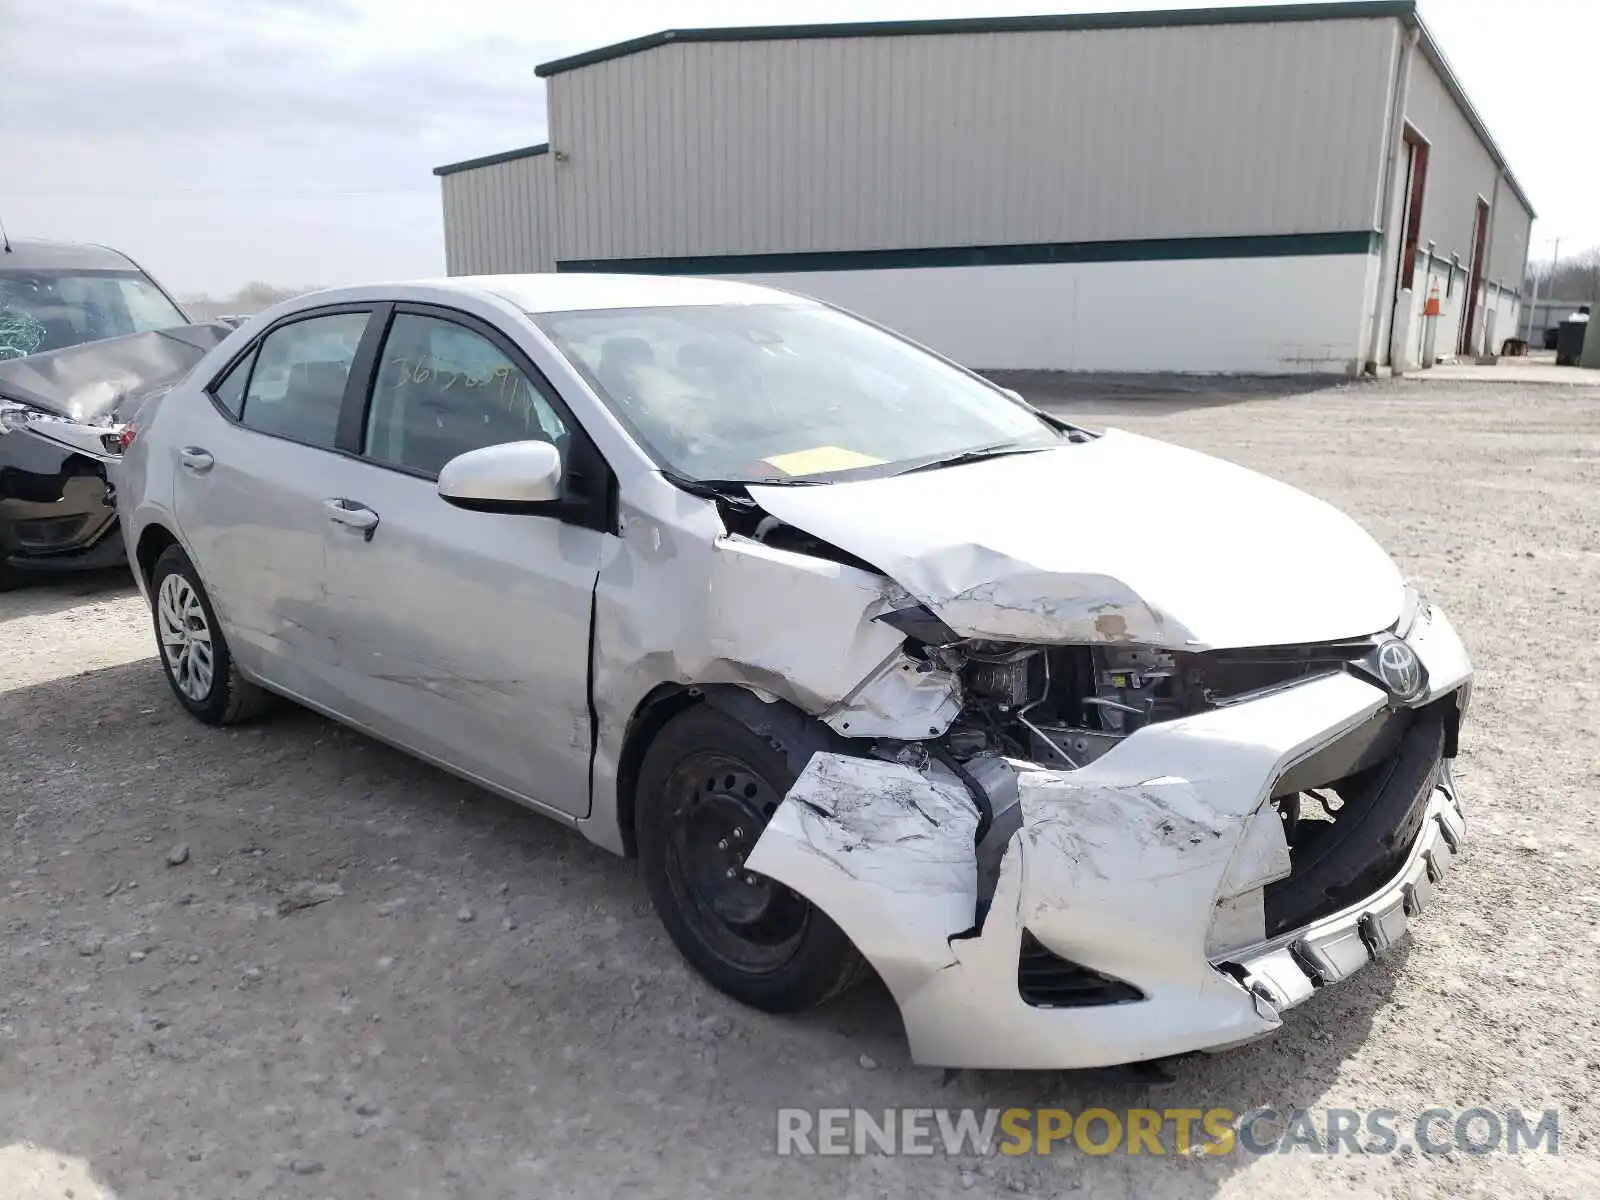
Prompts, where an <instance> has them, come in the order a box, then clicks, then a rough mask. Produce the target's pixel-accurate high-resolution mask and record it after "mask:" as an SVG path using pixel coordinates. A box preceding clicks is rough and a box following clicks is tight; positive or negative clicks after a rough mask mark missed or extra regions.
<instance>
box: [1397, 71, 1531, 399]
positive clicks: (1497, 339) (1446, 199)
mask: <svg viewBox="0 0 1600 1200" xmlns="http://www.w3.org/2000/svg"><path fill="white" fill-rule="evenodd" d="M1405 118H1406V122H1407V123H1408V124H1410V125H1411V126H1413V127H1414V128H1415V129H1416V130H1417V131H1418V132H1419V133H1421V134H1422V136H1423V137H1424V138H1426V139H1427V141H1428V144H1429V154H1428V177H1427V186H1426V190H1425V194H1424V196H1423V204H1422V222H1421V228H1420V236H1419V242H1418V244H1419V250H1420V251H1421V255H1419V259H1418V264H1417V271H1416V274H1415V278H1414V280H1413V286H1412V291H1411V294H1410V295H1409V296H1405V295H1402V296H1401V297H1400V302H1399V310H1400V311H1399V316H1398V320H1399V322H1400V324H1399V326H1398V336H1397V338H1396V339H1395V342H1394V345H1393V349H1394V351H1395V352H1396V361H1393V362H1391V365H1393V366H1398V367H1400V368H1401V369H1403V370H1410V369H1414V368H1416V367H1418V366H1419V365H1421V363H1422V359H1423V343H1424V338H1425V336H1426V322H1425V319H1424V312H1423V309H1424V306H1425V304H1426V302H1427V298H1428V293H1429V289H1430V287H1432V286H1435V285H1436V286H1437V288H1438V292H1439V298H1440V310H1441V311H1440V315H1439V318H1438V325H1437V330H1436V332H1435V338H1434V353H1435V355H1436V356H1448V355H1452V354H1455V353H1456V352H1457V349H1458V347H1459V346H1460V345H1461V342H1460V334H1461V330H1462V328H1463V325H1464V323H1465V321H1466V299H1467V295H1468V283H1469V279H1468V272H1469V271H1470V270H1471V266H1472V251H1473V231H1474V223H1475V220H1476V214H1477V204H1478V200H1479V198H1480V197H1481V198H1482V199H1483V200H1486V201H1488V203H1489V205H1490V232H1489V242H1488V245H1487V249H1488V261H1487V264H1486V266H1485V270H1484V281H1483V284H1482V287H1481V291H1480V295H1479V302H1478V311H1477V312H1476V313H1475V314H1474V317H1473V325H1472V330H1471V336H1470V339H1469V350H1470V351H1473V352H1476V351H1481V350H1484V349H1489V350H1498V349H1499V347H1500V346H1501V344H1502V343H1503V342H1504V341H1505V339H1506V338H1508V337H1513V336H1516V335H1517V334H1518V332H1519V330H1518V322H1519V320H1520V319H1521V295H1520V293H1521V290H1522V280H1523V274H1524V270H1525V267H1526V264H1527V256H1528V239H1529V235H1530V232H1531V228H1532V223H1533V217H1532V214H1531V213H1530V212H1529V210H1528V208H1527V206H1526V205H1525V204H1524V203H1523V202H1522V200H1521V199H1519V198H1518V196H1517V194H1516V191H1515V190H1514V189H1513V188H1512V187H1511V185H1510V183H1508V182H1507V180H1506V179H1505V176H1504V173H1503V171H1502V169H1501V167H1500V165H1499V163H1497V162H1496V161H1495V159H1494V157H1493V155H1492V154H1491V153H1490V152H1489V150H1488V148H1487V147H1486V146H1485V145H1484V144H1483V140H1482V139H1481V138H1480V137H1479V136H1478V133H1477V131H1476V130H1475V129H1474V128H1473V127H1472V124H1471V123H1470V122H1469V121H1468V119H1467V117H1466V115H1465V113H1463V112H1462V110H1461V107H1460V105H1459V104H1457V103H1456V100H1455V98H1454V97H1453V96H1452V95H1451V94H1450V91H1449V89H1448V87H1447V86H1446V83H1445V80H1444V78H1443V77H1442V76H1441V75H1440V74H1439V72H1438V70H1437V69H1436V68H1435V66H1434V65H1433V63H1432V62H1431V61H1429V59H1428V57H1427V56H1426V55H1424V54H1421V53H1417V54H1415V55H1414V56H1413V60H1412V66H1411V74H1410V81H1409V86H1408V88H1407V92H1406V104H1405ZM1404 182H1405V181H1404V176H1403V173H1402V176H1401V179H1400V187H1401V188H1402V189H1403V187H1404ZM1402 202H1403V195H1397V196H1396V199H1395V210H1394V211H1395V217H1394V224H1393V226H1391V228H1394V229H1396V230H1398V227H1399V223H1400V218H1399V213H1400V211H1401V204H1402ZM1430 243H1431V248H1432V255H1431V258H1428V257H1423V256H1424V255H1426V254H1427V252H1428V250H1429V247H1430ZM1399 253H1400V242H1399V240H1398V238H1395V237H1390V238H1386V239H1385V243H1384V255H1385V267H1386V270H1387V276H1386V287H1387V288H1388V289H1390V290H1389V291H1387V292H1386V293H1385V294H1386V295H1391V296H1392V295H1393V290H1392V289H1393V288H1394V286H1395V284H1394V276H1393V272H1394V262H1395V260H1397V259H1398V256H1399ZM1386 307H1387V306H1386ZM1385 315H1386V314H1385ZM1389 349H1390V344H1389V342H1388V339H1387V337H1386V338H1385V342H1384V347H1383V350H1384V351H1385V352H1387V351H1388V350H1389ZM1378 361H1380V362H1385V361H1390V359H1389V357H1388V356H1387V354H1386V353H1380V355H1379V357H1378Z"/></svg>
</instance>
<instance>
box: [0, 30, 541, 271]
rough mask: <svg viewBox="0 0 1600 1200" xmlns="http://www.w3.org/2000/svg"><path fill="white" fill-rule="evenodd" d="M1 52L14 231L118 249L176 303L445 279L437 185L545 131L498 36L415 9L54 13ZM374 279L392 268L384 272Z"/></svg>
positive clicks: (2, 145) (532, 84)
mask: <svg viewBox="0 0 1600 1200" xmlns="http://www.w3.org/2000/svg"><path fill="white" fill-rule="evenodd" d="M9 20H10V26H9V28H8V29H7V31H6V35H5V36H4V37H3V38H0V44H3V45H4V46H5V47H6V48H5V49H0V109H3V110H4V111H5V112H7V113H8V114H25V115H24V117H23V119H21V120H15V121H11V122H9V123H8V124H7V126H6V128H5V131H4V132H3V133H0V161H3V162H5V163H7V164H10V165H11V166H12V167H14V166H15V164H19V163H23V164H28V169H26V170H22V171H19V170H15V169H8V170H7V171H6V172H5V173H4V176H3V178H0V217H3V218H4V219H5V220H6V221H7V224H8V226H9V227H10V228H11V230H12V232H13V233H15V234H19V235H21V234H24V233H31V234H35V235H39V236H57V237H69V238H81V239H85V240H95V241H110V242H114V243H116V244H118V245H120V246H123V247H124V248H126V249H128V250H129V251H130V252H131V253H133V254H134V255H135V257H137V258H139V259H140V260H141V261H144V262H146V265H147V266H148V267H149V269H150V270H151V271H152V272H154V273H155V274H157V275H158V276H160V277H161V278H162V279H163V280H164V281H166V282H168V283H169V284H170V285H171V286H173V287H176V288H178V289H180V290H185V291H188V290H228V289H231V288H232V287H235V286H237V285H238V284H239V283H241V282H243V281H244V280H246V279H250V278H259V277H264V278H277V279H285V278H293V279H315V280H321V281H326V282H330V283H331V282H342V281H344V280H347V279H354V278H360V277H363V276H378V277H381V276H393V275H408V274H409V275H418V274H428V273H435V272H438V271H440V270H442V268H443V254H442V250H441V248H440V243H441V230H440V213H439V202H438V185H437V183H436V181H435V180H434V178H433V176H432V174H431V168H432V167H433V166H435V165H437V164H438V163H441V162H446V161H451V160H454V159H457V158H461V157H464V156H468V155H471V154H478V153H488V152H492V151H495V150H500V149H503V148H505V147H507V146H510V145H521V144H525V143H528V142H532V141H536V140H538V139H539V138H540V137H542V136H543V134H544V129H545V112H544V89H543V88H542V87H541V86H539V84H538V82H537V80H535V78H534V75H533V67H534V64H535V63H536V62H537V61H539V59H540V57H541V56H542V55H544V54H545V53H546V52H547V51H549V52H553V51H554V49H555V48H554V47H549V46H542V45H541V44H540V43H538V42H537V41H532V42H529V41H523V40H519V39H518V38H516V37H507V36H504V35H503V34H500V35H497V34H495V33H493V32H491V30H492V29H493V28H494V27H493V25H492V24H488V23H485V24H482V25H478V26H476V27H468V28H459V27H450V26H446V27H444V28H443V29H442V30H439V31H432V30H430V24H429V18H428V15H427V13H426V12H425V11H424V12H420V13H419V12H417V11H416V10H414V9H408V8H407V7H406V5H404V4H403V3H396V4H390V5H385V6H383V7H382V8H381V9H378V10H375V9H374V8H372V7H370V6H367V5H363V4H361V3H357V2H355V0H346V2H344V3H323V2H315V3H314V2H312V0H291V2H289V3H284V2H282V0H274V2H273V3H261V2H257V3H244V4H230V5H225V6H224V5H215V4H203V3H196V2H194V0H187V2H169V3H159V2H156V0H135V2H131V3H130V2H120V3H118V2H113V0H76V2H74V3H72V4H69V5H47V4H40V5H35V6H30V8H29V10H28V11H27V12H25V13H22V12H16V13H14V15H12V16H11V17H10V18H9ZM382 264H388V265H387V269H385V268H384V267H383V265H382Z"/></svg>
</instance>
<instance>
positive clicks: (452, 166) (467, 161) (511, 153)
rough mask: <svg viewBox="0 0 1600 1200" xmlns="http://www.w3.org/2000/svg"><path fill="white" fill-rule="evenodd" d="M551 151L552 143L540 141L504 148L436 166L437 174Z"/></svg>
mask: <svg viewBox="0 0 1600 1200" xmlns="http://www.w3.org/2000/svg"><path fill="white" fill-rule="evenodd" d="M549 153H550V143H549V142H540V143H539V144H538V145H537V146H519V147H518V148H517V149H515V150H502V151H500V153H499V154H485V155H484V156H483V157H482V158H464V159H462V160H461V161H460V162H453V163H445V165H444V166H442V167H435V168H434V169H433V173H434V174H435V175H454V174H455V173H456V172H457V171H471V170H473V169H474V168H476V167H493V166H496V165H497V164H499V163H508V162H516V161H517V159H519V158H537V157H538V156H539V155H541V154H549Z"/></svg>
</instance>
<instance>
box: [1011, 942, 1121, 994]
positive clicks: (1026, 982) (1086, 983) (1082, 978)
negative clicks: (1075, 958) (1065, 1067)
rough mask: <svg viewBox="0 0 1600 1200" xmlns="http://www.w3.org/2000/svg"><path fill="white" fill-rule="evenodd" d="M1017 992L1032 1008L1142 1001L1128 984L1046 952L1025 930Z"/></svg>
mask: <svg viewBox="0 0 1600 1200" xmlns="http://www.w3.org/2000/svg"><path fill="white" fill-rule="evenodd" d="M1017 990H1018V991H1019V992H1021V993H1022V1000H1023V1003H1025V1004H1030V1005H1032V1006H1033V1007H1034V1008H1094V1007H1098V1006H1100V1005H1104V1004H1128V1003H1130V1002H1132V1001H1134V1000H1143V999H1144V993H1143V992H1141V991H1140V990H1139V989H1138V988H1136V987H1134V986H1133V985H1132V984H1131V983H1124V982H1123V981H1122V980H1120V979H1112V978H1111V977H1110V976H1109V975H1102V974H1100V972H1098V971H1093V970H1090V969H1089V968H1088V967H1084V966H1079V965H1078V964H1077V963H1075V962H1069V961H1068V960H1066V959H1064V958H1062V957H1061V956H1060V955H1058V954H1054V953H1052V952H1051V951H1049V950H1046V949H1045V948H1044V946H1042V945H1041V944H1040V942H1039V939H1038V938H1036V937H1034V936H1033V934H1031V933H1029V932H1028V931H1027V930H1023V932H1022V953H1021V955H1020V956H1019V957H1018V959H1017Z"/></svg>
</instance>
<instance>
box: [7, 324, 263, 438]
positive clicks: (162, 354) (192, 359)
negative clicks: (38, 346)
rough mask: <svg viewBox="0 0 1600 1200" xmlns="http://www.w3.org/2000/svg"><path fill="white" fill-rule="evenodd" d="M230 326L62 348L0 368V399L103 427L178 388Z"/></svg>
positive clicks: (158, 332) (139, 335)
mask: <svg viewBox="0 0 1600 1200" xmlns="http://www.w3.org/2000/svg"><path fill="white" fill-rule="evenodd" d="M232 332H233V329H232V327H231V326H228V325H223V324H220V323H216V322H211V323H206V324H200V325H179V326H176V327H174V328H172V329H160V330H156V331H154V332H151V333H130V334H125V335H124V336H122V337H114V338H104V339H102V340H100V341H97V342H84V343H82V344H81V345H77V346H65V347H63V348H62V349H60V350H50V351H46V352H45V353H43V354H31V355H29V356H27V357H26V358H16V359H10V360H8V361H6V362H0V399H6V400H16V401H19V402H20V403H23V404H26V405H29V406H30V407H33V408H37V409H42V410H43V411H45V412H49V413H54V414H56V415H57V416H61V417H66V418H67V419H68V420H70V421H80V422H84V423H102V424H103V423H107V422H109V421H112V420H114V419H118V418H120V419H123V420H126V419H128V417H129V415H130V413H129V410H130V409H132V408H134V407H136V406H137V405H139V404H142V403H145V402H148V400H149V398H150V397H151V396H153V395H156V394H159V393H160V392H162V391H165V390H167V389H169V388H171V387H173V386H175V385H176V384H177V383H179V382H180V381H181V380H182V379H183V378H184V377H185V376H186V375H188V374H189V372H190V371H191V370H193V369H194V366H195V364H196V363H198V362H199V361H200V360H201V359H202V358H204V357H205V356H206V354H207V352H209V351H210V350H211V348H212V347H214V346H216V345H217V344H218V343H219V342H221V341H222V339H223V338H225V337H227V336H228V335H229V334H230V333H232Z"/></svg>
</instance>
